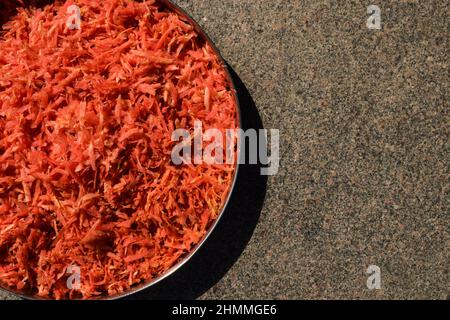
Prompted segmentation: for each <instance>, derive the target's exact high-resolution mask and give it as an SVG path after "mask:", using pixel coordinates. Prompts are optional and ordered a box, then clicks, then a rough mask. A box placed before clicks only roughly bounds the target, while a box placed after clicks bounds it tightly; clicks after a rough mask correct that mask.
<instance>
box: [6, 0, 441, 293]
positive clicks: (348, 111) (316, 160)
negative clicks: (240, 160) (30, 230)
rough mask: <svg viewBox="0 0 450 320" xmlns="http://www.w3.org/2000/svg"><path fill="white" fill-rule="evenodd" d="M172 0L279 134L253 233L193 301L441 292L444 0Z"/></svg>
mask: <svg viewBox="0 0 450 320" xmlns="http://www.w3.org/2000/svg"><path fill="white" fill-rule="evenodd" d="M175 2H176V3H178V4H179V5H180V6H181V7H183V8H185V9H186V11H187V12H188V13H190V14H191V15H192V16H193V17H194V18H195V19H196V20H197V21H198V22H199V23H200V24H201V25H202V26H203V27H204V29H205V30H206V32H207V33H208V34H209V35H210V37H211V38H212V39H213V41H214V42H215V44H216V45H217V46H218V48H219V49H220V51H221V53H222V55H223V56H224V58H225V59H226V61H227V62H228V63H229V64H230V66H231V67H232V68H233V69H234V71H235V72H236V73H237V74H238V75H239V77H240V79H241V80H242V81H243V83H244V84H245V85H246V87H247V89H248V90H249V92H250V94H251V96H252V97H253V100H254V101H255V104H256V107H257V109H258V111H259V114H260V116H261V119H262V121H263V124H264V127H265V128H269V129H270V128H274V129H280V132H281V141H280V150H281V151H280V152H281V166H280V170H279V173H278V174H277V175H275V176H271V177H269V179H268V183H267V192H266V198H265V201H264V205H263V207H262V211H261V214H260V216H259V221H258V223H257V224H256V227H255V230H254V232H253V234H252V237H251V239H250V241H249V243H248V245H247V246H246V247H245V250H243V252H242V254H240V255H239V258H238V259H237V261H236V262H235V263H233V264H232V266H231V268H229V270H227V272H226V273H225V274H224V276H223V277H221V279H219V281H217V282H216V283H215V284H214V285H212V287H211V288H207V289H208V290H206V291H205V292H204V293H202V294H201V295H200V298H202V299H212V298H216V299H222V298H226V299H241V298H248V299H272V298H274V299H361V298H364V299H373V298H376V299H445V298H446V297H447V295H448V294H449V283H450V282H449V274H448V269H449V255H448V253H449V244H450V241H449V183H448V178H449V144H448V142H449V112H448V111H449V96H448V84H449V77H448V62H449V57H448V48H449V45H448V39H449V34H448V30H449V15H448V12H449V6H448V2H447V1H420V2H419V1H414V0H411V1H408V0H402V1H398V0H397V1H319V0H312V1H296V0H291V1H285V0H208V1H206V0H189V1H188V0H177V1H175ZM370 4H377V5H378V6H379V7H380V9H381V18H382V23H381V25H382V29H381V30H368V29H367V27H366V19H367V17H368V14H367V13H366V9H367V6H368V5H370ZM235 232H236V233H239V230H236V231H235ZM223 241H224V242H226V241H228V239H223ZM207 263H209V262H208V261H206V262H205V264H207ZM219 263H220V262H219ZM372 264H374V265H378V266H379V267H380V269H381V289H380V290H372V291H371V290H368V289H367V287H366V280H367V275H366V274H365V271H366V269H367V267H368V266H369V265H372ZM205 268H206V269H205V270H206V271H205V272H208V269H207V267H205ZM193 281H195V279H194V280H193ZM8 297H10V296H8V295H5V294H2V293H0V298H8Z"/></svg>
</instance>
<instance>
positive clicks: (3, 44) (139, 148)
mask: <svg viewBox="0 0 450 320" xmlns="http://www.w3.org/2000/svg"><path fill="white" fill-rule="evenodd" d="M41 2H42V1H41ZM41 2H40V1H27V0H3V1H2V3H1V4H0V11H1V12H0V13H1V15H2V17H6V19H3V18H2V20H4V21H1V22H2V27H1V29H0V287H1V288H3V289H5V290H8V291H10V292H13V293H15V294H17V295H19V296H21V297H25V298H31V299H112V298H120V297H123V296H126V295H129V294H132V293H135V292H137V291H140V290H142V289H144V288H147V287H149V286H151V285H153V284H155V283H157V282H158V281H160V280H161V279H163V278H165V277H167V276H168V275H170V274H171V273H173V272H174V271H175V270H176V269H178V268H179V267H180V266H181V265H182V264H184V263H186V262H187V261H188V260H189V259H190V257H192V255H194V254H195V252H196V251H197V250H198V248H199V247H200V246H201V245H202V244H203V243H204V242H205V240H206V238H207V237H208V235H209V234H210V233H211V232H212V230H213V229H214V227H215V225H216V224H217V222H218V220H219V218H220V216H221V215H222V213H223V211H224V209H225V207H226V204H227V202H228V200H229V198H230V194H231V191H232V189H233V186H234V183H235V180H236V176H237V165H236V163H232V164H230V163H227V164H214V165H211V164H207V163H200V164H182V165H175V164H174V163H173V162H172V160H171V150H172V148H173V146H174V144H175V142H174V141H172V139H171V133H172V132H173V131H174V130H176V129H185V130H188V131H189V132H192V131H193V128H194V123H195V122H196V121H201V123H202V126H203V128H204V129H205V130H206V129H208V128H216V129H219V130H221V131H225V130H226V129H236V128H239V126H240V118H239V105H238V101H237V97H236V93H235V89H234V85H233V81H232V79H231V77H230V74H229V72H228V70H227V67H226V64H225V63H224V61H223V59H222V58H221V56H220V54H219V52H218V50H217V49H216V48H215V46H214V44H213V43H212V42H211V40H210V39H209V38H208V37H207V36H206V35H205V33H204V32H203V31H202V30H201V28H200V27H199V26H198V24H197V23H195V21H194V20H192V18H190V17H189V16H188V15H187V14H186V13H185V12H184V11H182V10H181V9H180V8H179V7H178V6H176V5H174V4H173V3H171V2H170V1H165V0H164V1H162V0H147V1H134V0H103V1H94V0H73V1H71V0H70V1H58V0H56V1H44V2H45V4H40V3H41ZM74 6H75V7H74ZM71 8H78V9H79V12H78V13H79V18H80V20H79V22H80V23H79V25H78V26H76V27H75V28H72V27H70V25H69V24H68V23H67V19H68V17H69V16H70V14H71V12H75V11H71Z"/></svg>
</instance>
